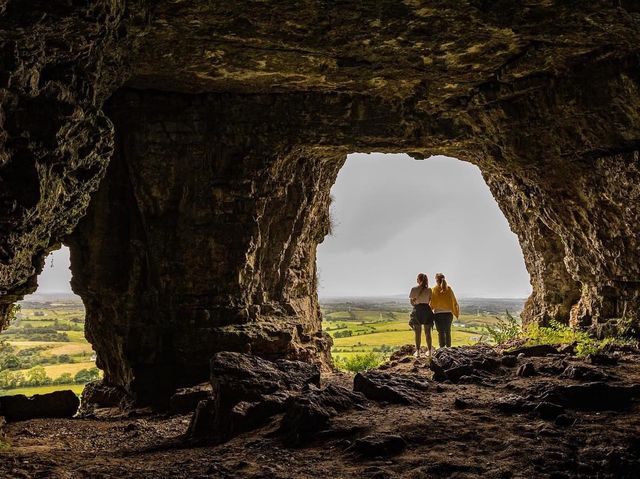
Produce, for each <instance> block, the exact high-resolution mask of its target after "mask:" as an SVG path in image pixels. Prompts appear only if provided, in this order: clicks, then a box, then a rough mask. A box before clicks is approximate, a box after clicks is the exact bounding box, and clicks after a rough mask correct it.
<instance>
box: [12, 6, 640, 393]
mask: <svg viewBox="0 0 640 479" xmlns="http://www.w3.org/2000/svg"><path fill="white" fill-rule="evenodd" d="M76 3H77V2H75V3H74V2H67V1H63V0H56V1H47V2H44V1H37V2H31V4H30V5H29V7H28V8H27V7H26V6H25V5H26V4H25V3H24V2H18V1H8V2H7V1H5V2H2V3H0V15H1V16H2V25H3V30H2V31H1V32H0V52H1V53H0V66H2V68H1V69H0V72H2V73H0V105H1V106H0V108H1V109H2V115H0V118H1V120H0V184H1V185H2V188H1V189H0V233H1V234H0V289H2V292H3V293H5V294H3V295H0V314H1V315H3V316H4V315H5V314H6V310H7V308H8V306H7V305H8V304H10V303H11V302H13V301H15V300H16V299H18V298H19V297H20V296H21V295H23V294H25V293H26V292H29V291H32V290H33V289H34V288H35V285H36V280H35V277H36V275H37V273H38V271H39V269H40V268H41V263H42V258H43V257H44V255H45V254H46V253H47V251H48V250H50V249H51V248H52V247H54V246H55V245H56V244H58V243H59V242H60V241H62V240H64V241H67V242H68V243H70V245H71V249H72V269H73V274H74V280H73V287H74V289H75V290H76V291H77V292H78V293H79V294H80V295H81V296H82V297H83V300H84V301H85V305H86V308H87V336H88V337H89V339H90V340H91V342H92V343H93V344H94V346H95V348H96V351H97V352H98V361H99V365H100V366H101V367H102V368H103V369H104V370H105V378H106V380H108V382H109V384H113V385H116V386H122V387H125V389H127V391H128V392H129V393H130V394H133V395H134V396H136V397H140V398H144V397H146V398H147V399H149V397H150V396H153V395H154V394H155V393H156V392H158V391H165V392H168V391H169V390H170V389H173V388H175V387H179V386H183V385H189V384H195V383H198V382H200V381H202V380H203V379H205V378H206V377H207V361H208V359H209V357H210V355H211V354H212V353H214V352H216V351H220V350H235V351H251V352H252V353H254V354H257V355H261V356H265V357H271V358H283V357H288V358H298V359H305V360H315V361H317V362H319V363H324V364H327V358H326V351H327V348H328V340H327V339H326V338H325V337H324V336H323V335H322V333H321V326H320V325H321V323H320V318H319V310H318V304H317V296H316V280H315V247H316V245H317V244H318V243H319V242H320V241H322V238H323V237H324V235H325V234H326V233H327V231H328V229H329V220H328V213H327V211H328V206H329V202H330V198H329V191H330V188H331V185H332V184H333V182H334V180H335V177H336V175H337V172H338V170H339V168H340V166H341V165H342V162H343V161H344V158H345V156H346V154H348V153H350V152H355V151H359V152H370V151H380V152H407V153H410V154H411V155H412V156H413V157H415V158H426V157H428V156H429V155H431V154H447V155H450V156H455V157H457V158H459V159H461V160H464V161H470V162H472V163H474V164H476V165H477V166H478V167H479V168H480V169H481V171H482V173H483V175H484V178H485V179H486V181H487V184H488V185H489V187H490V189H491V191H492V193H493V195H494V197H495V198H496V201H497V202H498V204H499V206H500V208H501V209H502V211H503V212H504V214H505V216H506V217H507V219H508V221H509V223H510V225H511V228H512V229H513V231H514V232H515V233H516V234H517V235H518V237H519V239H520V243H521V245H522V249H523V253H524V257H525V263H526V266H527V268H528V270H529V272H530V274H531V281H532V288H533V294H532V295H531V297H530V298H529V301H528V303H527V308H526V319H527V320H529V321H541V322H546V321H549V320H551V319H555V320H558V321H563V322H569V321H571V322H572V323H573V324H575V325H579V326H587V325H589V324H593V323H600V322H603V321H606V320H607V319H609V318H615V317H621V316H627V317H631V318H635V319H638V315H639V314H640V293H639V292H640V245H639V244H638V241H639V239H638V238H639V237H640V231H639V226H638V225H639V224H640V206H639V205H640V202H639V200H640V187H639V185H640V181H639V180H640V157H639V150H640V75H639V73H638V72H639V71H640V60H639V58H640V56H639V55H638V53H639V50H640V46H639V45H640V8H639V7H638V5H637V4H636V2H631V1H626V0H623V1H620V2H611V1H609V0H596V1H592V2H529V3H527V4H526V5H525V4H522V2H516V1H498V2H484V1H482V2H481V1H476V0H463V1H459V2H450V1H444V0H430V1H426V2H410V1H404V2H403V1H381V0H366V1H357V2H356V1H351V2H350V1H347V2H317V1H312V0H304V1H300V2H295V3H291V2H269V1H268V2H262V3H259V4H256V3H255V2H247V1H236V2H223V1H221V0H213V1H209V2H200V1H197V0H185V1H181V2H173V1H168V0H158V1H154V2H145V1H142V0H139V1H134V0H131V1H127V2H124V1H106V0H105V1H99V2H91V5H92V6H91V7H81V6H77V4H76ZM559 19H561V21H559ZM107 98H108V101H106V100H107ZM105 101H106V104H105ZM109 161H110V163H109V167H108V171H107V172H106V175H105V177H104V181H102V183H101V184H100V188H99V191H98V192H97V194H95V195H94V196H93V198H92V200H91V205H90V206H89V207H88V213H87V215H86V216H85V217H84V219H82V221H81V223H80V224H79V225H78V227H77V228H75V230H74V231H73V233H72V234H71V235H70V236H67V235H68V234H69V233H70V232H71V231H72V229H74V227H75V225H76V224H77V223H78V221H79V220H80V218H81V217H82V216H83V214H84V212H85V210H86V208H87V203H88V201H89V197H90V195H91V193H92V192H93V191H94V190H95V189H96V187H97V186H98V182H99V180H100V178H101V177H102V176H103V174H104V171H105V167H106V165H107V163H108V162H109Z"/></svg>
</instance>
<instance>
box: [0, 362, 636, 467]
mask: <svg viewBox="0 0 640 479" xmlns="http://www.w3.org/2000/svg"><path fill="white" fill-rule="evenodd" d="M562 361H564V363H562ZM518 362H519V364H518V365H516V366H515V367H511V368H501V369H500V372H498V373H496V374H495V375H493V376H492V377H491V378H490V379H489V380H487V381H483V382H482V383H480V384H453V383H449V382H445V383H436V382H433V381H432V380H431V379H430V378H431V376H432V372H431V371H430V369H429V368H428V367H427V360H426V359H420V360H414V359H413V358H411V357H405V358H399V361H395V362H394V363H393V365H392V366H388V367H387V369H386V371H385V372H390V373H392V374H401V373H410V374H412V375H419V376H423V377H426V378H429V379H430V383H429V387H428V389H427V392H426V393H423V395H424V398H423V399H422V401H421V403H420V404H415V405H409V406H408V405H393V404H387V403H384V402H380V401H367V403H366V405H365V407H363V408H361V409H355V410H351V411H350V412H345V413H341V414H340V415H338V416H337V417H335V418H334V419H332V422H331V427H330V429H328V430H327V431H324V432H318V434H317V436H316V438H315V440H314V441H313V442H312V443H311V444H309V445H307V446H305V447H299V448H288V447H285V446H284V444H283V443H282V441H281V439H280V438H278V437H277V435H274V431H275V429H276V427H277V425H276V424H277V421H278V418H274V420H273V422H272V424H271V425H270V426H267V427H265V428H262V429H260V430H258V431H254V432H250V433H246V434H244V435H241V436H239V437H236V438H233V439H232V440H230V441H229V442H228V443H226V444H222V445H219V446H215V447H211V446H197V447H196V446H193V445H189V444H188V443H186V442H185V441H184V440H183V434H184V433H185V431H186V429H187V427H188V424H189V420H190V417H189V416H176V417H163V416H158V415H151V414H148V415H145V414H144V412H135V411H134V412H132V413H129V414H128V415H120V416H119V417H118V416H116V417H113V416H111V417H109V418H104V419H95V418H93V419H56V420H51V419H48V420H42V419H40V420H30V421H24V422H17V423H13V424H9V425H8V426H7V427H6V435H7V437H6V439H7V441H8V442H9V443H10V447H8V448H6V449H4V450H2V451H1V452H0V477H3V478H84V477H91V478H174V477H175V478H205V477H206V478H217V477H221V478H245V477H246V478H306V477H309V478H325V477H331V478H350V479H352V478H380V479H382V478H443V477H452V478H478V477H482V478H537V477H542V478H558V479H560V478H574V477H576V478H577V477H585V478H586V477H594V478H595V477H597V478H609V477H610V478H616V479H617V478H638V477H640V415H639V414H638V412H640V404H639V403H638V402H637V401H636V400H633V401H632V402H631V405H630V406H628V407H626V408H624V409H623V410H621V411H607V410H601V411H593V410H592V411H579V410H566V411H564V412H565V413H566V414H564V415H563V418H564V420H562V421H554V420H550V419H542V418H541V417H540V415H539V414H538V413H536V412H532V411H525V412H517V411H516V412H513V411H511V412H501V411H499V410H498V409H497V406H496V405H497V404H498V403H500V402H501V401H502V402H503V403H504V402H505V401H506V402H507V403H508V402H509V397H511V398H513V395H518V396H520V397H527V396H528V397H532V396H533V395H535V394H537V393H539V392H540V391H542V390H544V389H545V388H547V387H548V386H549V385H553V384H558V385H570V384H585V381H581V380H575V379H567V378H563V377H561V375H559V374H557V372H556V373H549V372H546V373H545V372H543V371H553V370H554V368H555V369H556V370H557V369H558V364H559V363H561V366H560V368H563V367H564V366H565V365H584V364H585V363H583V362H582V361H580V360H578V359H576V358H575V357H564V358H559V357H541V358H524V359H519V360H518ZM526 362H531V363H532V364H533V367H534V368H535V370H537V371H538V374H535V375H534V376H532V377H519V376H517V375H516V370H517V367H518V366H520V365H522V364H524V363H526ZM587 366H588V367H589V368H594V367H595V366H591V365H587ZM597 369H598V370H599V371H600V372H601V373H602V372H603V373H605V374H606V375H608V376H610V378H609V379H606V380H605V382H606V384H611V385H619V384H625V385H630V384H638V383H640V355H639V354H638V353H636V352H627V353H621V355H620V361H619V364H618V365H615V366H597ZM325 381H333V382H335V383H339V384H342V385H348V386H349V387H350V386H351V383H352V377H351V376H347V375H333V376H330V377H327V378H325ZM504 398H507V399H506V400H505V399H504ZM610 399H611V398H609V397H601V398H600V397H599V398H596V400H597V401H598V402H599V401H602V402H603V403H606V402H607V401H609V400H610ZM604 408H605V409H606V406H605V407H604ZM505 409H508V408H503V410H505ZM514 409H516V410H517V409H518V408H517V407H515V408H514ZM398 436H399V438H398ZM362 438H366V440H365V442H366V441H367V440H368V441H369V444H371V443H373V444H374V445H375V444H378V445H380V444H382V449H381V451H383V452H380V453H379V456H378V457H376V454H378V453H376V452H373V453H371V451H370V450H369V451H368V452H367V450H364V449H362V448H359V449H358V448H356V447H354V444H355V443H356V442H357V441H358V439H362ZM387 446H388V447H387ZM385 448H386V449H385ZM370 449H371V448H370Z"/></svg>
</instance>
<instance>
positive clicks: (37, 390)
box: [0, 384, 84, 396]
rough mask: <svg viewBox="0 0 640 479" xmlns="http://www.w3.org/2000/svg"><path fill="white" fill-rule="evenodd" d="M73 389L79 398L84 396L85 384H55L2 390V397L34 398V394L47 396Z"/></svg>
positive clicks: (0, 392) (0, 393) (0, 390)
mask: <svg viewBox="0 0 640 479" xmlns="http://www.w3.org/2000/svg"><path fill="white" fill-rule="evenodd" d="M66 389H71V390H72V391H73V392H74V393H76V394H77V395H78V396H79V395H80V394H82V390H83V389H84V384H54V385H51V386H33V387H28V388H16V389H0V396H10V395H11V396H12V395H14V394H24V395H25V396H33V395H34V394H47V393H51V392H54V391H64V390H66Z"/></svg>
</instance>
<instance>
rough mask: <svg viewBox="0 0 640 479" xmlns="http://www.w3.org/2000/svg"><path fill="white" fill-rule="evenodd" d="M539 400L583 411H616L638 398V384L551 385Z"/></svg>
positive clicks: (639, 393)
mask: <svg viewBox="0 0 640 479" xmlns="http://www.w3.org/2000/svg"><path fill="white" fill-rule="evenodd" d="M539 397H540V399H542V400H544V401H548V402H552V403H554V404H559V405H561V406H563V407H565V408H569V409H576V410H583V411H610V410H611V411H617V410H621V409H625V408H627V407H629V406H630V405H631V403H632V401H633V400H634V399H636V398H638V397H640V384H633V385H629V386H621V385H610V384H607V383H603V382H592V383H586V384H577V385H570V386H565V385H552V386H550V387H548V388H547V389H546V390H544V391H543V392H542V393H541V394H540V396H539Z"/></svg>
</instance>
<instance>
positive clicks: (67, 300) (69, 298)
mask: <svg viewBox="0 0 640 479" xmlns="http://www.w3.org/2000/svg"><path fill="white" fill-rule="evenodd" d="M47 303H64V304H79V305H82V299H80V296H77V295H75V294H70V293H34V294H30V295H29V296H25V298H24V299H23V300H22V301H20V304H21V305H22V306H24V307H26V308H28V307H30V306H29V305H31V304H35V305H41V304H47Z"/></svg>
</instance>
